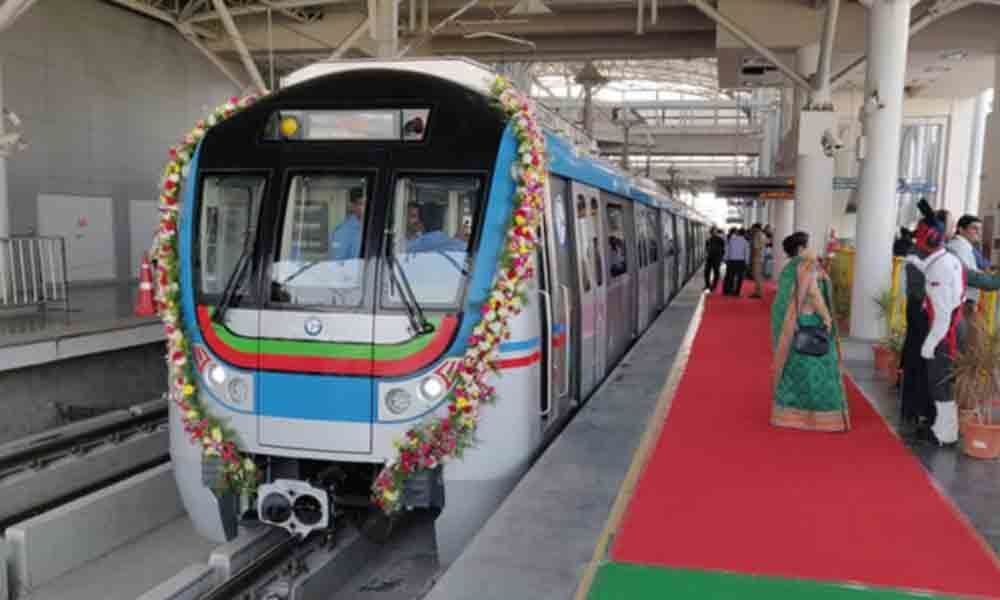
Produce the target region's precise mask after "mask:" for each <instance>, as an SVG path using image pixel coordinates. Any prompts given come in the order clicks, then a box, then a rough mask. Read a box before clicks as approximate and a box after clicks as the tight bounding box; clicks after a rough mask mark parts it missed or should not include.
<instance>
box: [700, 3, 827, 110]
mask: <svg viewBox="0 0 1000 600" xmlns="http://www.w3.org/2000/svg"><path fill="white" fill-rule="evenodd" d="M688 2H689V3H690V4H691V5H692V6H694V7H695V8H697V9H698V10H700V11H701V12H703V13H705V16H707V17H708V18H710V19H712V20H713V21H715V22H716V23H718V24H719V25H720V26H722V27H723V28H724V29H726V30H727V31H728V32H729V33H731V34H733V36H735V37H736V38H737V39H739V40H740V41H741V42H743V43H744V44H746V45H747V46H748V47H750V48H751V49H753V50H756V51H757V52H758V53H759V54H760V55H761V56H763V57H764V58H766V59H767V60H768V61H770V62H771V64H773V65H774V66H775V67H777V69H778V70H779V71H781V72H782V73H784V74H785V76H786V77H788V78H789V79H791V80H792V82H793V83H795V85H797V86H799V87H800V88H802V89H803V90H804V91H806V92H807V93H811V92H812V85H810V84H809V82H808V81H807V80H806V78H805V77H803V76H802V75H800V74H799V73H798V72H797V71H796V70H795V69H793V68H791V67H789V66H788V65H786V64H785V63H784V62H782V61H781V59H780V58H778V56H777V55H776V54H775V53H774V52H771V50H770V49H769V48H768V47H767V46H765V45H763V44H761V43H760V42H759V41H757V40H756V39H755V38H754V37H753V36H752V35H750V34H749V33H747V32H746V31H744V30H743V28H741V27H740V26H739V25H737V24H736V23H734V22H733V21H732V20H730V19H729V18H728V17H726V16H725V15H723V14H722V13H720V12H719V11H717V10H715V8H713V7H712V6H711V5H709V4H708V2H706V1H705V0H688Z"/></svg>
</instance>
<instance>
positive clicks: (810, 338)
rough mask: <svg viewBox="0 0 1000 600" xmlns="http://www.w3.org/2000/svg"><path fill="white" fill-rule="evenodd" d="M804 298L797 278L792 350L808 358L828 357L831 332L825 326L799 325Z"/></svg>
mask: <svg viewBox="0 0 1000 600" xmlns="http://www.w3.org/2000/svg"><path fill="white" fill-rule="evenodd" d="M801 301H802V298H801V297H800V296H799V279H798V277H796V278H795V337H794V338H793V339H792V348H794V349H795V351H796V352H798V353H799V354H806V355H808V356H826V353H827V352H829V351H830V332H829V331H827V329H826V327H825V326H824V325H799V307H800V305H801Z"/></svg>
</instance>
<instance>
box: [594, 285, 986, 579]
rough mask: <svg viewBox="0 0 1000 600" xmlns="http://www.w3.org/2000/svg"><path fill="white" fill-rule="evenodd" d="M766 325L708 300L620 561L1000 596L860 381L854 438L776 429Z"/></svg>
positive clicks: (735, 306) (764, 309)
mask: <svg viewBox="0 0 1000 600" xmlns="http://www.w3.org/2000/svg"><path fill="white" fill-rule="evenodd" d="M769 315H770V298H769V299H768V300H765V301H760V300H750V299H746V298H744V299H739V300H737V299H734V298H726V297H720V296H717V295H713V296H712V297H711V298H709V299H707V301H706V306H705V314H704V316H703V320H702V323H701V328H700V330H699V331H698V334H697V336H696V338H695V342H694V346H693V348H692V352H691V358H690V361H689V363H688V365H687V369H686V372H685V374H684V375H683V377H682V379H681V383H680V386H679V387H678V390H677V394H676V396H675V397H674V401H673V405H672V407H671V408H670V412H669V413H668V416H667V421H666V424H665V425H664V428H663V431H662V434H661V437H660V439H659V440H658V442H657V445H656V449H655V451H654V452H653V454H652V456H651V458H650V460H649V463H648V464H647V465H646V468H645V470H644V472H643V474H642V478H641V480H640V482H639V485H638V487H637V488H636V492H635V494H634V496H633V497H632V498H631V500H630V502H629V508H628V512H627V514H626V516H625V518H624V519H623V521H622V525H621V529H620V530H619V531H618V532H617V535H616V538H615V542H614V545H613V547H612V551H611V555H612V556H611V558H612V560H615V561H620V562H631V563H639V564H648V565H663V566H670V567H678V568H691V569H710V570H722V571H732V572H742V573H749V574H760V575H773V576H780V577H793V578H805V579H813V580H820V581H834V582H861V583H866V584H871V585H880V586H890V587H896V588H908V589H926V590H933V591H937V592H943V593H951V594H963V595H976V596H985V597H991V598H997V597H1000V567H998V564H1000V563H998V562H997V561H996V560H995V558H994V555H993V553H992V552H991V551H990V550H989V548H988V547H987V546H986V545H985V543H984V542H982V541H981V538H979V537H978V536H977V535H976V534H975V532H974V531H973V530H972V529H971V526H969V525H967V524H966V522H965V521H964V520H962V518H961V517H960V516H959V514H958V512H957V510H956V509H953V508H952V506H951V505H950V504H949V503H948V501H946V500H945V499H943V498H942V496H941V495H940V494H939V493H938V492H937V491H936V490H935V487H934V484H933V483H932V482H931V480H930V479H929V476H928V475H927V473H926V472H925V471H924V469H923V468H922V467H921V466H920V464H919V462H918V461H917V459H916V458H914V457H913V456H912V455H911V454H910V452H909V451H908V450H907V449H906V448H905V447H904V446H903V445H902V443H901V442H900V441H899V440H898V439H897V438H896V437H895V436H894V435H893V434H892V433H891V432H890V431H889V430H888V428H887V427H886V425H885V424H884V423H883V422H882V420H881V418H880V417H879V416H878V415H877V414H876V413H875V412H874V410H873V409H872V408H871V407H870V406H869V405H868V403H867V402H866V401H865V400H864V398H863V397H862V396H861V394H860V392H859V391H858V390H857V389H855V388H854V386H853V384H850V383H848V390H849V392H848V393H849V402H850V409H851V420H852V425H853V429H852V431H850V432H849V433H814V432H800V431H792V430H779V429H776V428H772V427H770V426H769V425H768V416H769V407H770V398H771V394H770V385H769V363H770V357H771V350H770V333H769V332H770V329H769V327H770V325H769V322H770V318H769Z"/></svg>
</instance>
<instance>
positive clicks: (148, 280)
mask: <svg viewBox="0 0 1000 600" xmlns="http://www.w3.org/2000/svg"><path fill="white" fill-rule="evenodd" d="M155 314H156V309H155V308H154V306H153V271H152V269H150V267H149V257H148V256H147V255H146V254H145V253H143V255H142V266H141V267H139V298H138V299H137V300H136V302H135V316H137V317H152V316H153V315H155Z"/></svg>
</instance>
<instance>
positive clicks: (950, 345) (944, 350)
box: [906, 200, 966, 445]
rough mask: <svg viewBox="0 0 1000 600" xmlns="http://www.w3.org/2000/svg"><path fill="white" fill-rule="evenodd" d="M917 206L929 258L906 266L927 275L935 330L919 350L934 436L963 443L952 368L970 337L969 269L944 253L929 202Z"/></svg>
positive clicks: (919, 238)
mask: <svg viewBox="0 0 1000 600" xmlns="http://www.w3.org/2000/svg"><path fill="white" fill-rule="evenodd" d="M918 206H919V208H920V210H921V212H922V213H923V214H924V218H923V219H922V220H921V221H920V225H919V226H918V227H917V233H916V244H917V247H918V248H919V249H920V250H921V251H922V252H923V253H924V254H926V255H927V256H926V258H923V259H921V258H918V257H916V256H912V255H911V256H908V257H907V259H906V260H907V263H908V264H911V265H914V266H916V267H917V268H918V269H919V270H920V271H921V273H923V275H924V280H925V284H924V293H925V294H926V295H927V301H926V302H925V303H924V307H925V310H926V311H927V317H928V320H929V322H930V327H929V329H928V333H927V337H926V338H925V339H924V341H923V343H922V344H921V346H920V356H921V357H923V358H924V360H925V361H926V368H927V388H928V393H929V394H930V398H931V400H932V401H933V402H934V409H935V413H936V414H935V417H934V424H933V425H931V432H932V433H933V434H934V439H935V440H936V441H937V443H938V444H940V445H945V444H953V443H955V442H956V441H958V407H957V405H956V403H955V398H954V396H953V395H952V384H951V366H952V363H953V362H954V360H955V356H956V355H957V353H958V350H959V347H960V346H961V344H962V342H963V341H964V337H965V335H964V334H965V322H964V320H963V319H962V317H963V311H962V304H963V302H964V300H965V291H966V290H965V287H966V286H965V274H964V272H963V270H964V267H963V265H962V261H961V260H960V259H959V258H958V257H957V256H955V255H954V254H952V253H951V252H949V251H948V249H947V248H946V247H945V243H944V227H943V224H942V222H941V221H940V220H939V219H938V218H937V216H936V215H935V214H934V213H933V211H931V209H930V206H929V205H928V204H927V202H926V201H924V200H921V201H920V203H919V205H918Z"/></svg>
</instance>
